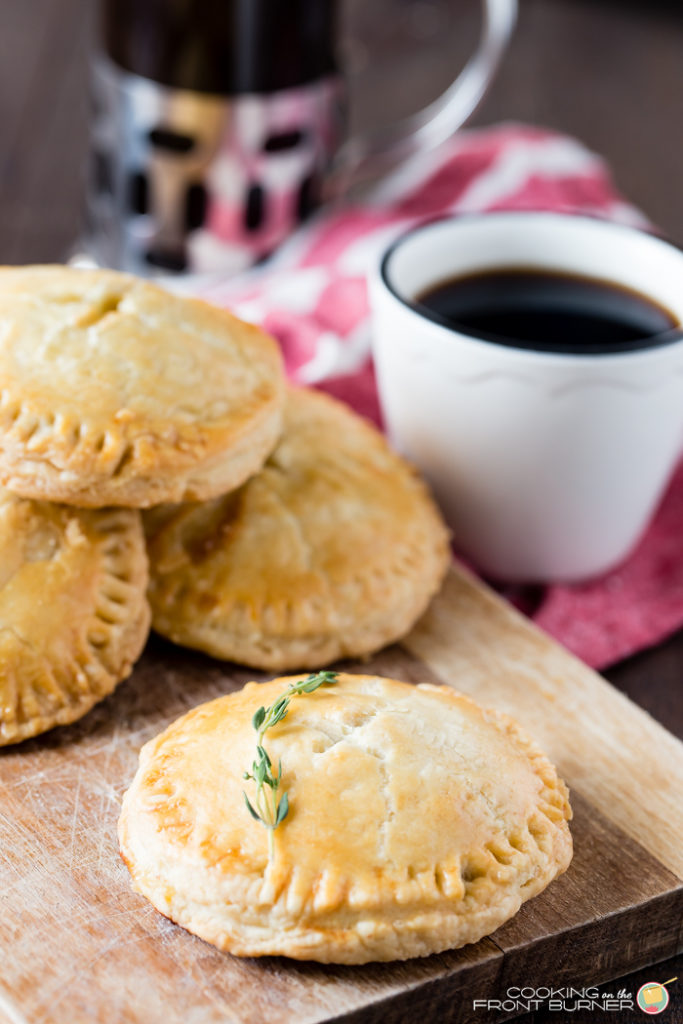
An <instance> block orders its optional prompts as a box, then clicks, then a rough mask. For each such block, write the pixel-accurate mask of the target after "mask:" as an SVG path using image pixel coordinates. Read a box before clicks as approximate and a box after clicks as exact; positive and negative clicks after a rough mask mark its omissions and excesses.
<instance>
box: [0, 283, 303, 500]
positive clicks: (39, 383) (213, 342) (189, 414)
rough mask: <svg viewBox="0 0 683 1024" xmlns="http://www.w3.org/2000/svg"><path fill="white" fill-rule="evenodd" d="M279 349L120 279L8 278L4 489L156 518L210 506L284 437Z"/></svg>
mask: <svg viewBox="0 0 683 1024" xmlns="http://www.w3.org/2000/svg"><path fill="white" fill-rule="evenodd" d="M283 387H284V383H283V374H282V366H281V359H280V354H279V351H278V350H277V347H276V345H275V343H274V342H273V340H272V339H271V338H269V337H268V336H267V335H266V334H264V333H263V332H262V331H260V330H259V329H258V328H256V327H252V326H250V325H248V324H245V323H243V322H242V321H240V320H237V319H236V318H235V317H233V316H231V315H230V314H229V313H226V312H224V311H222V310H218V309H215V308H213V307H212V306H209V305H208V304H206V303H203V302H200V301H197V300H194V299H185V298H178V297H177V296H173V295H170V294H169V293H167V292H165V291H163V290H162V289H161V288H158V287H156V286H155V285H152V284H149V283H147V282H144V281H141V280H139V279H137V278H135V277H131V276H128V275H125V274H119V273H116V272H114V271H110V270H76V269H70V268H66V267H58V266H53V267H22V268H4V269H2V270H0V480H1V481H2V482H3V483H5V484H6V485H7V486H8V487H10V488H11V489H12V490H13V491H15V492H16V493H18V494H21V495H23V496H25V497H33V498H48V499H49V500H53V501H61V502H67V503H70V504H75V505H81V506H86V507H101V506H104V505H129V506H135V507H147V506H149V505H153V504H158V503H159V502H162V501H180V500H184V499H187V500H195V499H202V498H208V497H212V496H214V495H216V494H220V493H223V492H224V491H226V490H229V489H230V488H233V487H237V486H239V485H240V484H241V483H242V482H243V481H244V480H245V479H246V478H247V477H248V476H249V475H250V474H251V473H253V472H255V471H256V470H257V469H258V468H259V467H260V465H261V464H262V462H263V460H264V458H265V457H266V455H267V454H268V452H269V451H270V449H271V448H272V446H273V444H274V443H275V440H276V438H277V435H278V433H279V429H280V418H281V406H282V401H283Z"/></svg>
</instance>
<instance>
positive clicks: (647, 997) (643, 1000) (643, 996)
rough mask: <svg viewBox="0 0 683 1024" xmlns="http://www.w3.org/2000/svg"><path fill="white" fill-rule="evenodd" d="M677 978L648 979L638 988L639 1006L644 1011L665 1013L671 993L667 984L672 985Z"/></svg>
mask: <svg viewBox="0 0 683 1024" xmlns="http://www.w3.org/2000/svg"><path fill="white" fill-rule="evenodd" d="M676 980H677V979H676V978H669V979H668V981H664V982H661V983H660V982H658V981H648V982H646V983H645V984H644V985H641V987H640V988H639V989H638V996H637V1000H638V1006H639V1007H640V1009H641V1010H642V1011H643V1013H651V1014H656V1013H663V1011H664V1010H666V1008H667V1006H668V1005H669V993H668V991H667V988H666V986H667V985H670V984H671V982H672V981H676Z"/></svg>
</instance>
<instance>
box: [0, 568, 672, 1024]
mask: <svg viewBox="0 0 683 1024" xmlns="http://www.w3.org/2000/svg"><path fill="white" fill-rule="evenodd" d="M345 667H346V668H350V669H351V670H353V668H354V666H353V665H351V666H345ZM355 667H356V668H360V666H355ZM369 667H370V669H371V670H372V671H377V672H379V673H384V674H386V675H393V676H396V677H397V678H402V679H407V680H412V681H415V682H417V681H430V680H431V681H434V680H440V681H443V682H446V683H448V684H449V685H452V686H454V687H456V688H457V689H460V690H462V691H464V692H466V693H469V694H471V695H472V696H474V697H475V698H476V699H477V700H479V701H481V702H482V703H483V704H485V705H491V706H494V707H498V708H501V709H502V710H504V711H507V712H509V713H510V714H512V715H514V716H515V717H516V718H518V719H519V721H520V722H522V723H523V725H524V726H525V728H526V729H527V730H528V731H529V732H530V733H532V734H533V735H534V736H535V737H536V738H537V739H538V741H539V742H540V743H541V745H542V746H543V748H544V749H545V751H546V752H547V753H548V755H549V756H550V757H551V759H552V760H553V761H554V762H555V763H556V764H557V766H558V768H559V770H560V772H561V774H562V775H563V776H564V778H565V779H566V780H567V782H568V783H569V785H570V787H571V790H572V803H573V806H574V811H575V819H574V822H573V826H572V831H573V835H574V845H575V856H574V860H573V863H572V865H571V867H570V869H569V870H568V871H567V873H566V874H565V875H564V876H563V877H562V878H560V879H559V880H558V881H557V882H555V883H553V884H552V885H551V886H550V888H549V889H547V890H546V892H544V893H543V894H542V895H541V896H539V897H537V898H536V899H535V900H532V901H530V902H529V903H527V904H525V905H524V906H523V907H522V909H521V911H520V912H519V914H518V915H517V916H516V917H515V918H514V919H513V920H512V921H510V922H508V924H506V925H504V926H503V927H502V928H500V929H499V930H498V931H497V932H495V933H494V934H493V935H492V936H490V937H489V938H487V939H484V940H483V941H481V942H479V943H477V944H476V945H474V946H467V947H465V948H464V949H461V950H456V951H453V952H450V953H444V954H441V955H439V956H433V957H429V958H427V959H422V960H411V961H407V962H405V963H397V964H382V965H377V964H370V965H367V966H364V967H334V966H322V965H318V964H313V963H297V962H294V961H287V960H284V959H279V958H266V959H262V960H238V959H236V958H233V957H230V956H228V955H226V954H221V953H219V952H218V951H216V950H215V949H213V947H211V946H209V945H206V944H205V943H203V942H202V941H200V940H199V939H196V938H194V937H193V936H192V935H189V934H188V933H187V932H185V931H183V930H182V929H181V928H179V927H177V926H175V925H173V924H172V923H171V922H170V921H168V920H166V919H165V918H164V917H162V916H161V915H160V914H158V913H157V912H156V911H155V910H153V909H152V907H151V906H150V905H149V904H148V903H147V902H146V901H145V900H144V899H143V898H142V897H140V896H137V895H135V894H134V893H133V892H132V891H131V889H130V886H129V880H128V874H127V872H126V869H125V868H124V866H123V864H122V863H121V861H120V860H119V857H118V854H117V843H116V832H115V827H116V819H117V816H118V810H119V803H120V799H121V796H122V794H123V792H124V790H125V789H126V787H127V785H128V783H129V781H130V779H131V777H132V775H133V773H134V771H135V768H136V764H137V753H138V750H139V748H140V746H141V744H142V743H143V742H144V741H145V740H147V739H149V737H151V736H153V735H154V734H155V733H156V732H158V731H159V730H160V729H161V728H162V727H163V726H165V725H166V724H167V723H168V722H170V721H171V720H172V719H174V718H176V717H177V716H178V715H180V714H182V713H183V712H184V711H186V710H187V709H188V708H189V707H191V706H193V705H194V704H197V703H199V702H201V701H205V700H208V699H210V698H212V697H215V696H217V695H219V694H221V693H225V692H227V691H230V690H232V689H235V688H236V687H238V686H241V685H242V684H243V683H244V682H245V681H246V680H247V679H249V678H253V677H254V673H249V672H246V671H244V670H241V669H236V668H234V667H233V666H230V665H221V664H219V663H218V662H216V661H212V660H210V659H209V658H204V657H202V656H200V655H196V654H193V653H191V652H188V651H182V650H180V649H179V648H175V647H172V646H171V645H170V644H165V643H163V642H161V641H158V640H153V641H152V642H151V643H150V646H149V648H148V650H147V652H146V654H145V656H144V657H143V659H142V660H141V662H140V664H139V665H138V667H137V668H136V671H135V673H134V675H133V676H132V677H131V679H130V680H129V681H128V682H127V683H125V684H123V685H122V686H121V687H120V688H119V689H118V691H117V692H116V694H114V695H113V696H112V697H111V698H109V699H108V700H107V701H105V702H104V703H103V704H101V705H100V706H99V707H98V708H96V709H95V710H94V711H93V712H91V713H90V714H89V715H88V716H86V718H85V719H83V720H82V721H81V722H79V723H77V724H76V725H74V726H71V727H69V728H66V729H61V730H59V729H57V730H54V731H53V732H51V733H49V734H48V735H46V736H44V737H42V738H40V739H38V740H33V741H30V742H28V743H25V744H23V745H21V746H20V747H17V748H14V749H6V750H5V751H4V752H3V753H2V755H0V801H1V802H0V907H1V912H0V956H1V959H0V1020H2V1021H3V1022H4V1021H7V1022H8V1024H42V1022H44V1024H47V1022H49V1024H81V1022H83V1024H85V1022H87V1024H100V1022H102V1024H105V1022H106V1024H117V1022H121V1024H219V1022H220V1024H226V1022H229V1024H233V1022H234V1024H264V1022H268V1024H284V1022H287V1024H313V1022H320V1021H345V1022H347V1024H349V1022H363V1024H370V1022H377V1024H379V1022H381V1024H395V1022H399V1021H400V1022H413V1021H415V1020H418V1019H419V1020H421V1021H423V1022H424V1024H447V1022H453V1024H455V1022H458V1024H460V1022H467V1021H476V1022H478V1024H488V1022H493V1021H497V1020H502V1019H504V1018H505V1017H507V1016H512V1015H513V1013H511V1011H510V1009H509V1007H508V1008H507V1009H505V1008H503V1009H497V1010H492V1011H487V1010H482V1009H479V1008H477V1009H474V1008H473V1000H475V999H493V998H498V999H500V1000H501V1001H505V992H506V990H507V988H508V987H509V986H513V985H519V986H534V987H538V986H552V987H555V988H559V987H560V986H562V985H573V986H575V987H577V986H585V985H597V984H598V983H600V982H603V981H606V980H608V979H611V978H615V977H618V976H620V975H623V974H625V973H627V972H629V971H631V970H634V969H636V968H638V967H642V966H644V965H646V964H649V963H653V962H655V961H658V960H663V959H665V958H667V957H670V956H672V955H674V953H675V952H676V951H677V949H679V948H680V946H681V932H682V923H683V881H681V879H683V823H682V822H681V794H683V745H682V744H681V743H679V742H678V741H677V740H676V739H675V738H674V737H673V736H671V735H670V734H669V733H668V732H667V731H666V730H665V729H664V728H663V727H662V726H661V725H659V724H657V722H655V721H653V719H651V718H650V717H649V716H648V715H647V714H646V713H645V712H643V711H642V710H640V709H639V708H638V707H636V706H635V705H634V704H632V703H631V702H630V701H628V700H627V699H626V698H625V697H624V696H622V695H621V694H620V693H619V692H617V691H616V690H615V689H613V688H612V687H611V686H610V685H609V684H608V683H606V682H605V681H604V680H602V679H601V678H600V677H599V676H597V675H595V673H593V672H592V671H590V670H589V669H588V668H586V667H585V666H584V665H582V664H581V663H580V662H578V661H577V660H575V659H574V658H572V657H571V656H570V655H569V654H567V653H566V652H565V651H564V650H562V649H561V648H560V647H558V646H557V645H556V644H555V643H554V642H552V641H551V640H549V639H548V638H547V637H545V636H543V635H542V634H541V633H539V632H538V631H537V630H536V629H535V628H534V627H533V626H532V625H530V624H529V623H528V622H527V621H526V620H525V619H523V618H522V617H521V616H520V615H518V614H517V613H516V612H515V611H513V610H512V609H511V608H509V607H508V606H507V605H506V604H504V603H503V602H502V601H500V600H499V599H498V598H497V597H496V596H495V595H494V594H492V593H491V592H490V591H489V590H487V589H486V588H485V587H484V586H483V585H482V584H481V583H479V582H478V581H475V580H474V579H472V578H470V577H469V576H467V575H465V574H464V573H463V572H461V571H460V570H453V571H452V572H451V574H450V576H449V578H448V580H447V583H446V586H445V587H444V590H443V592H442V593H441V595H440V596H439V597H438V598H437V600H436V601H435V602H434V604H433V606H432V608H431V609H430V611H429V612H428V614H427V615H426V616H425V618H424V619H423V620H422V621H421V622H420V624H419V625H418V627H417V628H416V629H415V630H414V631H413V633H412V634H411V635H410V636H409V637H408V638H407V639H406V640H405V641H404V642H403V643H402V644H401V645H400V646H396V647H393V648H391V649H389V650H387V651H384V652H382V654H380V655H379V656H377V657H376V658H374V659H373V660H372V661H371V662H370V663H369ZM363 670H364V671H367V670H368V664H365V665H363ZM658 980H665V979H658ZM504 1006H505V1003H504Z"/></svg>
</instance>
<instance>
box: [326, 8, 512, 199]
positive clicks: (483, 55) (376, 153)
mask: <svg viewBox="0 0 683 1024" xmlns="http://www.w3.org/2000/svg"><path fill="white" fill-rule="evenodd" d="M483 7H484V11H483V15H484V16H483V23H482V30H481V37H480V40H479V48H478V49H477V51H476V53H474V54H473V56H472V57H470V59H469V60H468V62H467V64H466V65H465V67H464V68H463V69H462V71H461V72H460V74H459V75H458V77H457V78H456V79H455V81H454V82H453V83H452V84H451V85H450V86H449V87H448V89H446V91H445V92H444V93H442V95H441V96H439V98H438V99H436V100H434V102H433V103H430V104H429V105H428V106H426V107H424V108H423V109H422V110H420V111H419V112H418V113H417V114H411V115H410V116H409V117H406V118H404V119H403V120H402V121H399V122H398V124H396V125H393V126H391V127H389V128H386V129H382V130H381V131H378V132H374V133H368V134H366V135H358V136H355V137H354V138H351V139H348V140H347V141H346V142H345V143H344V144H343V145H342V146H341V148H340V149H339V151H338V153H337V155H336V156H335V158H334V159H333V161H332V166H331V168H330V171H329V174H328V180H327V188H328V194H329V196H330V198H339V197H340V196H341V195H343V194H344V193H345V192H347V191H348V190H349V189H350V188H351V187H352V186H353V185H355V184H357V183H358V182H359V181H362V180H364V179H366V178H373V177H376V176H378V175H379V174H382V173H385V174H386V173H387V172H388V171H390V170H392V169H393V168H395V167H396V166H398V164H401V163H403V162H404V161H405V160H408V159H409V158H410V157H411V156H414V155H415V154H416V153H418V152H424V151H425V150H431V149H435V148H436V147H437V146H440V145H441V144H442V143H443V142H446V140H447V139H449V138H450V137H451V135H453V134H454V132H456V131H457V129H458V128H460V127H461V126H462V125H463V124H464V123H465V121H467V119H468V118H469V117H470V116H471V115H472V114H473V113H474V110H475V109H476V107H477V106H478V105H479V103H480V102H481V100H482V99H483V97H484V94H485V93H486V90H487V89H488V87H489V85H490V84H491V81H492V79H493V76H494V74H495V72H496V69H497V68H498V65H499V63H500V60H501V57H502V56H503V53H504V52H505V48H506V46H507V43H508V40H509V39H510V36H511V34H512V30H513V29H514V27H515V22H516V20H517V0H483Z"/></svg>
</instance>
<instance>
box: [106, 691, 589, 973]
mask: <svg viewBox="0 0 683 1024" xmlns="http://www.w3.org/2000/svg"><path fill="white" fill-rule="evenodd" d="M289 681H290V680H288V679H276V680H274V681H272V682H270V683H266V684H257V683H249V684H247V686H245V687H244V688H243V689H242V690H240V691H238V692H236V693H232V694H230V695H229V696H226V697H221V698H219V699H218V700H214V701H211V702H210V703H208V704H203V705H201V706H200V707H198V708H195V709H194V710H193V711H190V712H189V713H188V714H186V715H184V716H183V717H182V718H180V719H178V721H176V722H174V723H173V724H172V725H171V726H169V727H168V729H166V731H165V732H163V733H161V735H160V736H157V737H156V739H154V740H152V741H151V742H149V743H147V744H146V746H145V747H143V749H142V752H141V755H140V767H139V769H138V772H137V774H136V776H135V778H134V780H133V783H132V785H131V787H130V789H129V790H128V792H127V794H126V796H125V798H124V801H123V809H122V813H121V818H120V821H119V838H120V844H121V852H122V855H123V858H124V860H125V862H126V864H127V865H128V867H129V869H130V872H131V875H132V878H133V886H134V888H135V889H136V890H137V891H138V892H140V893H142V894H143V895H144V896H146V897H147V898H148V899H149V900H150V901H151V902H152V903H153V904H154V906H155V907H156V908H157V909H158V910H160V911H161V912H162V913H163V914H165V915H167V916H168V917H170V918H171V919H172V920H174V921H176V922H178V923H179V924H182V925H183V926H184V927H185V928H187V929H189V930H190V931H192V932H194V933H195V934H197V935H199V936H200V937H201V938H203V939H206V940H207V941H208V942H212V943H213V944H214V945H216V946H218V947H219V948H220V949H223V950H227V951H229V952H231V953H235V954H237V955H240V956H262V955H267V954H280V955H283V956H288V957H294V958H296V959H312V960H319V961H323V962H335V963H365V962H367V961H372V960H394V959H407V958H408V957H414V956H426V955H428V954H430V953H435V952H439V951H441V950H444V949H447V948H455V947H458V946H461V945H464V944H465V943H468V942H476V941H478V940H479V939H480V938H482V936H484V935H488V934H489V933H490V932H492V931H493V930H494V929H495V928H497V927H498V926H499V925H500V924H502V923H503V922H504V921H506V920H507V919H508V918H510V917H511V916H512V915H513V914H515V913H516V912H517V910H518V909H519V907H520V905H521V903H522V902H523V901H524V900H527V899H529V898H530V897H532V896H535V895H536V894H537V893H539V892H540V891H541V890H542V889H544V888H545V887H546V886H547V885H548V883H549V882H551V881H552V879H553V878H555V877H556V876H557V875H558V874H560V873H561V872H563V871H564V870H565V869H566V867H567V865H568V864H569V862H570V860H571V855H572V843H571V836H570V833H569V828H568V826H567V820H568V819H569V818H570V817H571V810H570V807H569V802H568V794H567V789H566V787H565V785H564V783H563V782H562V781H561V780H560V779H558V777H557V774H556V772H555V769H554V768H553V766H552V765H551V763H550V762H549V761H548V760H547V758H546V757H545V756H544V755H543V754H542V753H541V751H540V750H539V749H538V747H537V746H536V744H535V743H534V742H533V741H532V740H531V739H530V738H529V737H528V736H526V735H525V734H524V732H523V731H522V730H521V729H520V728H519V726H518V725H517V724H516V723H515V722H513V721H512V720H511V719H509V718H507V717H506V716H504V715H501V714H498V713H497V712H494V711H485V710H483V709H482V708H480V707H479V706H478V705H477V704H475V703H474V701H472V700H470V699H469V698H467V697H464V696H462V695H460V694H458V693H456V692H455V691H454V690H452V689H450V687H445V686H432V685H420V686H411V685H409V684H407V683H400V682H397V681H395V680H391V679H382V678H378V677H373V676H363V675H341V676H340V677H339V680H338V682H337V684H336V685H335V686H328V687H323V688H322V689H320V690H317V691H316V692H315V693H314V694H310V695H308V696H305V697H296V698H294V699H293V700H292V704H291V707H290V711H289V715H288V716H287V718H286V719H285V720H284V721H283V722H281V723H280V724H279V725H277V726H275V727H274V728H272V729H270V730H269V731H268V733H267V735H266V746H267V749H268V753H269V755H270V757H271V760H272V761H273V763H274V764H276V765H277V763H278V760H279V759H281V760H282V786H283V788H284V789H285V790H286V791H287V792H288V795H289V802H290V811H289V815H288V816H287V818H286V819H285V821H284V822H283V823H282V824H281V825H280V826H279V827H278V828H277V829H276V830H275V833H274V839H275V852H274V857H273V859H272V860H270V861H269V858H268V843H267V836H266V830H265V828H264V827H263V825H261V824H260V823H259V822H256V821H254V820H253V819H252V818H251V817H250V815H249V813H248V811H247V809H246V807H245V805H244V801H243V795H242V793H243V790H245V789H247V788H248V787H249V786H250V785H251V786H253V783H249V782H245V781H244V780H243V778H242V773H243V771H244V769H245V768H247V767H250V765H251V762H252V760H253V758H254V743H255V733H254V729H253V728H252V724H251V718H252V715H253V713H254V711H255V710H256V709H257V708H258V707H259V706H261V705H268V704H270V703H271V702H272V701H273V700H274V699H275V698H276V697H277V696H278V695H279V694H280V693H281V692H282V691H283V689H284V688H285V686H286V684H287V683H288V682H289ZM252 795H253V794H252Z"/></svg>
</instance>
